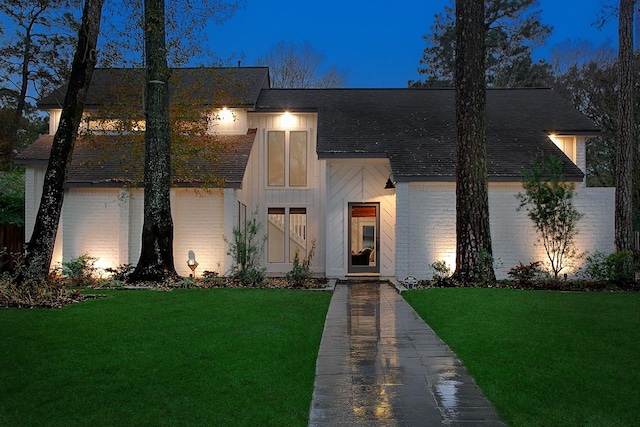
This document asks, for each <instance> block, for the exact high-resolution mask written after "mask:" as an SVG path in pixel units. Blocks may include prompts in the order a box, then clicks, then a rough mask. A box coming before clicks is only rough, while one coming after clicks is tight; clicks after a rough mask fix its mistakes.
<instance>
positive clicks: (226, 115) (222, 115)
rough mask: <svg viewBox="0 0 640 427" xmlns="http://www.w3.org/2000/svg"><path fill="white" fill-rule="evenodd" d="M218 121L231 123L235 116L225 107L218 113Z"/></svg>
mask: <svg viewBox="0 0 640 427" xmlns="http://www.w3.org/2000/svg"><path fill="white" fill-rule="evenodd" d="M218 119H219V120H220V121H223V122H232V121H235V115H234V114H233V112H232V111H231V110H229V109H228V108H227V107H224V108H223V109H222V110H220V111H219V112H218Z"/></svg>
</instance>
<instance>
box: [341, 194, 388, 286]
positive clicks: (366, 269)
mask: <svg viewBox="0 0 640 427" xmlns="http://www.w3.org/2000/svg"><path fill="white" fill-rule="evenodd" d="M379 230H380V204H379V203H349V254H350V255H349V273H379V272H380V261H379V259H380V250H379V247H380V232H379Z"/></svg>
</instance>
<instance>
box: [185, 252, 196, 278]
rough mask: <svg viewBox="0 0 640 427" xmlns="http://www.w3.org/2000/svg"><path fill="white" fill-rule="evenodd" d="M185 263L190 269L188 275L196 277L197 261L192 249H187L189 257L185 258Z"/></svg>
mask: <svg viewBox="0 0 640 427" xmlns="http://www.w3.org/2000/svg"><path fill="white" fill-rule="evenodd" d="M187 265H188V266H189V268H190V269H191V273H192V274H190V275H189V277H193V278H195V277H196V268H198V261H196V254H195V253H194V252H193V251H189V259H188V260H187Z"/></svg>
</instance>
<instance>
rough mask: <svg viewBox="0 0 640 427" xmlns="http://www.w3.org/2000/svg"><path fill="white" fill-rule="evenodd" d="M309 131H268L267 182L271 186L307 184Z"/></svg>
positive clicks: (299, 185)
mask: <svg viewBox="0 0 640 427" xmlns="http://www.w3.org/2000/svg"><path fill="white" fill-rule="evenodd" d="M308 139H309V137H308V133H307V131H294V130H291V131H289V130H272V131H268V132H267V184H268V185H269V187H304V186H306V185H307V151H308Z"/></svg>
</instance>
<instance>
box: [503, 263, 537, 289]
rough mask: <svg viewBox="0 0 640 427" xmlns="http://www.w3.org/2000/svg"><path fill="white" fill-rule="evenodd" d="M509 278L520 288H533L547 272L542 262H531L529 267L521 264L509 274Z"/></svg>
mask: <svg viewBox="0 0 640 427" xmlns="http://www.w3.org/2000/svg"><path fill="white" fill-rule="evenodd" d="M507 276H509V277H510V278H511V280H513V281H514V282H516V284H518V285H520V286H531V285H533V284H534V282H536V281H537V280H540V279H542V278H543V277H544V276H545V272H544V270H543V269H542V263H541V262H540V261H535V262H531V263H529V264H527V265H524V264H522V262H520V263H519V265H518V266H517V267H513V268H511V269H510V270H509V271H508V272H507Z"/></svg>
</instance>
